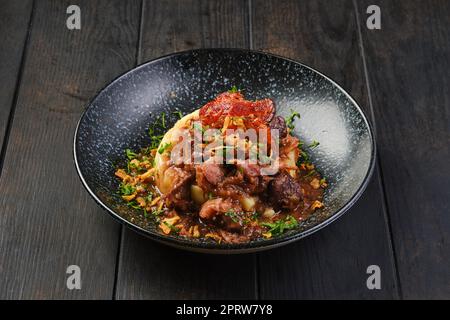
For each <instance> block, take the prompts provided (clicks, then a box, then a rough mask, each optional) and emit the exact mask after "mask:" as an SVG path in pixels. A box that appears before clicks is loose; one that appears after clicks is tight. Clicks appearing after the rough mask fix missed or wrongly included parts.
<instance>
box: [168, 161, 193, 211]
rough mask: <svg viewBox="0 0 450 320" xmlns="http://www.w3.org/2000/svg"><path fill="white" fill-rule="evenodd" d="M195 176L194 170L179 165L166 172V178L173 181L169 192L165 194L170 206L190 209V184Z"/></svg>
mask: <svg viewBox="0 0 450 320" xmlns="http://www.w3.org/2000/svg"><path fill="white" fill-rule="evenodd" d="M193 177H194V174H193V172H191V171H188V170H183V169H182V168H178V167H170V168H168V169H167V170H166V171H165V172H164V179H165V180H167V181H170V182H171V184H170V188H169V190H168V192H166V193H165V194H164V198H165V199H166V200H167V201H166V202H167V204H168V206H169V207H175V208H178V209H181V210H188V209H190V203H191V201H190V191H189V185H190V182H191V181H192V178H193Z"/></svg>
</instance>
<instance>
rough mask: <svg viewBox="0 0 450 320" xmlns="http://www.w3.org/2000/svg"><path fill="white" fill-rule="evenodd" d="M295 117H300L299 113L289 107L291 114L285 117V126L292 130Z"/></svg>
mask: <svg viewBox="0 0 450 320" xmlns="http://www.w3.org/2000/svg"><path fill="white" fill-rule="evenodd" d="M295 118H299V119H300V113H298V112H297V111H294V110H292V109H291V115H290V116H289V117H287V119H286V126H287V127H288V128H289V129H291V130H294V127H295V126H294V121H295Z"/></svg>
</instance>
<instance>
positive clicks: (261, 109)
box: [200, 92, 275, 128]
mask: <svg viewBox="0 0 450 320" xmlns="http://www.w3.org/2000/svg"><path fill="white" fill-rule="evenodd" d="M274 112H275V105H274V103H273V101H272V100H270V99H262V100H256V101H249V100H245V99H244V96H243V95H242V94H241V93H240V92H224V93H221V94H219V95H218V96H217V97H216V99H214V100H212V101H210V102H208V103H207V104H205V105H204V106H203V107H202V108H201V109H200V120H201V121H202V124H203V125H208V126H210V127H213V128H221V127H222V126H223V122H224V120H225V117H226V116H231V117H245V121H246V124H250V126H252V127H255V126H256V127H259V126H260V125H261V124H265V123H267V122H269V121H270V120H271V119H272V117H273V114H274Z"/></svg>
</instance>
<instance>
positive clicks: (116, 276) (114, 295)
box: [112, 0, 145, 300]
mask: <svg viewBox="0 0 450 320" xmlns="http://www.w3.org/2000/svg"><path fill="white" fill-rule="evenodd" d="M144 6H145V2H144V0H141V8H140V11H141V12H140V15H139V27H138V37H137V43H136V54H135V56H134V59H135V61H134V65H135V66H138V65H139V64H140V63H141V60H142V54H141V47H142V30H143V26H144ZM124 232H125V227H124V226H123V225H122V224H120V232H119V242H118V243H119V245H118V248H117V255H116V269H115V271H114V285H113V292H112V300H117V282H118V280H119V273H120V269H121V268H120V267H121V263H120V261H122V259H121V257H122V251H123V250H122V247H123V245H124V243H123V239H124V238H125V237H124Z"/></svg>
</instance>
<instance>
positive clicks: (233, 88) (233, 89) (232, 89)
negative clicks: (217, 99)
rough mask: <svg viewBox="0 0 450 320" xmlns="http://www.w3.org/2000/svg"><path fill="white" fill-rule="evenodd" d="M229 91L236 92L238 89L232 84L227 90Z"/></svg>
mask: <svg viewBox="0 0 450 320" xmlns="http://www.w3.org/2000/svg"><path fill="white" fill-rule="evenodd" d="M228 92H229V93H236V92H239V89H238V88H237V87H236V86H232V87H231V89H230V90H228Z"/></svg>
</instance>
